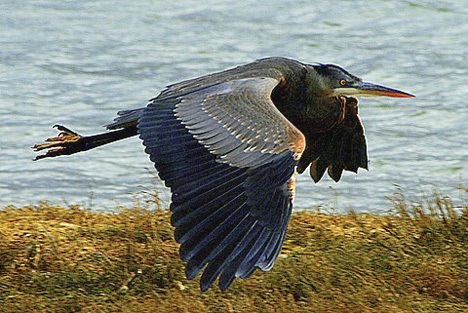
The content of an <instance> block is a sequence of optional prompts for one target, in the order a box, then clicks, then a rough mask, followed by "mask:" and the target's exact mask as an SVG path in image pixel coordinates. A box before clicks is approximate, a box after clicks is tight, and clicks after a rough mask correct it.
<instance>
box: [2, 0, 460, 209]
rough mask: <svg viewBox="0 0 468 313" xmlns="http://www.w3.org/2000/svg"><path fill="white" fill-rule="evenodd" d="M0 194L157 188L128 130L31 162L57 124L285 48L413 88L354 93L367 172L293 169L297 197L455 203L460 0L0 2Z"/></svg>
mask: <svg viewBox="0 0 468 313" xmlns="http://www.w3.org/2000/svg"><path fill="white" fill-rule="evenodd" d="M0 12H1V13H0V134H1V136H0V148H1V153H0V207H3V206H5V205H8V204H14V205H16V206H22V205H26V204H36V203H38V202H39V201H40V200H50V201H52V202H53V203H57V204H74V203H78V204H83V205H85V206H90V207H91V208H92V209H94V210H112V209H113V208H115V206H116V205H125V206H130V205H132V203H133V201H134V199H135V194H141V191H145V190H146V191H150V190H157V191H158V192H159V194H160V196H161V198H163V200H164V201H165V202H166V203H167V202H168V199H169V192H168V190H167V189H166V188H165V187H164V186H163V184H162V183H161V182H160V181H157V180H155V179H154V174H155V170H154V169H153V167H152V164H151V163H150V162H149V160H148V158H147V156H146V155H145V153H144V152H143V147H142V145H141V142H140V141H139V139H138V138H132V139H127V140H124V141H122V142H119V143H116V144H113V145H109V146H106V147H102V148H99V149H96V150H93V151H89V152H85V153H82V154H78V155H75V156H70V157H63V158H56V159H50V160H43V161H39V162H32V161H31V159H32V158H33V157H34V153H33V152H32V151H31V149H30V146H31V145H33V144H34V143H39V142H41V141H42V140H43V139H44V138H46V137H50V136H52V135H54V134H55V131H54V130H52V129H51V128H50V127H51V126H52V125H53V124H56V123H61V124H64V125H66V126H68V127H70V128H72V129H74V130H76V131H78V132H80V133H83V134H94V133H97V132H101V131H103V128H102V127H101V125H105V124H106V123H109V122H110V121H111V120H112V119H113V118H114V116H115V112H116V111H118V110H122V109H127V108H136V107H141V106H143V105H145V104H146V102H147V100H148V99H150V98H151V97H154V96H155V95H157V94H158V93H159V91H160V90H161V89H163V88H164V86H165V85H167V84H170V83H174V82H177V81H180V80H184V79H188V78H191V77H195V76H199V75H203V74H207V73H210V72H213V71H218V70H222V69H225V68H228V67H232V66H235V65H238V64H243V63H247V62H251V61H252V60H254V59H257V58H260V57H265V56H288V57H293V58H297V59H299V60H301V61H305V62H311V63H312V62H322V63H335V64H339V65H341V66H343V67H345V68H346V69H347V70H349V71H350V72H352V73H353V74H356V75H358V76H361V77H363V78H364V79H365V80H367V81H371V82H375V83H379V84H382V85H386V86H390V87H395V88H399V89H402V90H405V91H407V92H410V93H413V94H416V95H417V98H415V99H394V98H382V99H363V100H362V101H361V104H360V115H361V118H362V120H363V122H364V124H365V127H366V134H367V139H368V145H369V157H370V162H371V163H370V171H360V172H359V174H358V175H355V174H353V173H346V174H345V175H344V176H343V178H342V180H341V181H340V182H339V183H338V184H336V183H334V182H333V181H332V180H331V179H329V178H326V179H324V180H322V181H321V182H320V183H318V184H314V183H313V182H312V180H311V179H310V177H309V176H308V175H306V174H304V175H301V176H299V178H298V187H297V198H296V208H299V209H312V208H315V207H317V206H321V207H322V208H323V209H324V210H327V211H334V212H342V211H346V210H348V209H351V208H353V209H355V210H356V211H370V212H386V211H387V210H389V209H390V208H391V203H390V202H389V201H388V200H387V199H386V197H388V196H391V195H392V194H393V193H394V192H396V191H397V188H396V187H395V185H398V186H400V187H401V188H402V189H403V190H404V193H405V194H406V196H407V197H408V199H409V201H419V200H421V199H422V198H424V197H425V196H430V195H431V194H432V192H433V190H439V191H440V192H441V193H442V194H448V195H450V196H451V197H452V198H453V199H454V200H455V202H456V203H458V204H459V205H462V204H463V203H466V200H467V193H466V192H463V191H461V190H460V189H458V187H460V186H464V187H467V182H466V177H467V168H466V161H467V160H468V152H467V146H468V145H467V143H468V140H467V138H468V136H467V135H468V130H467V129H468V127H467V124H468V122H467V121H468V109H467V108H468V104H467V102H466V98H467V96H468V66H467V60H468V58H467V57H468V36H467V33H468V6H467V5H466V2H465V1H462V0H457V1H438V0H437V1H435V0H434V1H320V2H319V1H289V2H287V1H268V4H267V3H266V2H261V1H237V2H234V3H233V2H232V1H214V0H209V1H189V0H177V1H142V0H138V1H76V0H75V1H52V0H42V1H37V0H35V1H2V2H1V3H0Z"/></svg>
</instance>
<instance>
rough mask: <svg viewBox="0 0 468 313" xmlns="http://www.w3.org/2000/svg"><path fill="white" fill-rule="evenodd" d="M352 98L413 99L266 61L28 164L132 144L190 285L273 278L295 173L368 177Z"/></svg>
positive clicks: (169, 93)
mask: <svg viewBox="0 0 468 313" xmlns="http://www.w3.org/2000/svg"><path fill="white" fill-rule="evenodd" d="M356 96H388V97H401V98H410V97H414V96H413V95H411V94H408V93H405V92H402V91H398V90H395V89H390V88H387V87H383V86H379V85H375V84H371V83H366V82H363V81H362V80H361V79H360V78H358V77H356V76H354V75H352V74H350V73H349V72H347V71H346V70H344V69H342V68H340V67H338V66H336V65H331V64H305V63H301V62H299V61H296V60H291V59H287V58H278V57H275V58H265V59H260V60H257V61H255V62H252V63H249V64H246V65H242V66H239V67H236V68H232V69H228V70H225V71H222V72H218V73H214V74H210V75H206V76H202V77H198V78H195V79H190V80H187V81H183V82H180V83H177V84H174V85H170V86H168V87H167V88H166V89H165V90H164V91H162V92H161V93H160V94H159V95H158V96H157V97H155V98H153V99H151V100H150V102H149V104H148V105H147V106H146V107H144V108H139V109H133V110H127V111H121V112H119V113H118V115H119V116H118V117H117V118H116V119H115V120H114V122H113V123H112V124H109V125H107V129H108V130H111V131H110V132H105V133H102V134H98V135H94V136H81V135H79V134H77V133H75V132H73V131H71V130H69V129H68V128H66V127H64V126H60V125H56V127H57V128H58V130H59V131H61V133H60V134H59V135H58V136H57V137H53V138H49V139H47V140H46V141H47V142H46V143H43V144H38V145H35V146H34V147H33V148H34V149H35V150H36V151H39V150H43V149H49V150H48V151H47V153H46V154H44V155H39V156H37V157H36V159H35V160H38V159H42V158H47V157H55V156H59V155H69V154H73V153H77V152H80V151H85V150H89V149H92V148H95V147H98V146H101V145H104V144H108V143H111V142H114V141H117V140H120V139H123V138H127V137H130V136H134V135H139V136H140V138H141V139H142V140H143V144H144V145H145V146H146V149H145V151H146V152H147V153H148V154H149V156H150V159H151V161H153V162H154V164H155V167H156V169H157V171H158V173H159V176H160V177H161V179H162V180H164V181H165V184H166V186H168V187H170V189H171V193H172V203H171V211H172V219H171V222H172V225H173V226H174V227H175V239H176V241H177V242H179V243H180V244H181V246H180V256H181V258H182V260H183V261H185V262H187V264H186V274H187V277H188V279H193V278H194V277H195V276H197V275H198V273H199V272H200V271H201V270H202V269H203V268H204V271H203V274H202V276H201V279H200V287H201V289H202V290H206V289H208V288H210V287H211V286H212V284H213V282H214V281H215V280H216V278H217V277H218V276H219V282H218V283H219V287H220V288H221V289H222V290H225V289H226V288H228V287H229V285H230V284H231V283H232V282H233V280H234V279H235V278H236V277H241V278H247V277H249V276H250V275H251V274H252V273H253V272H254V270H255V269H256V268H260V269H262V270H264V271H267V270H269V269H271V268H272V266H273V264H274V262H275V260H276V258H277V256H278V254H279V252H280V250H281V246H282V244H283V241H284V237H285V233H286V228H287V225H288V221H289V218H290V215H291V211H292V203H293V198H294V193H295V176H296V172H298V173H302V172H304V170H305V169H306V168H307V167H309V166H310V175H311V177H312V179H313V180H314V181H315V182H317V181H319V180H320V179H321V177H322V176H323V174H324V173H325V171H327V172H328V175H329V176H330V177H331V178H332V179H334V180H335V181H338V180H340V177H341V174H342V172H343V170H346V171H352V172H357V170H358V168H359V167H361V168H364V169H367V163H368V160H367V151H366V150H367V147H366V139H365V137H364V129H363V126H362V123H361V120H360V119H359V116H358V106H357V105H358V100H357V99H356V98H355V97H356Z"/></svg>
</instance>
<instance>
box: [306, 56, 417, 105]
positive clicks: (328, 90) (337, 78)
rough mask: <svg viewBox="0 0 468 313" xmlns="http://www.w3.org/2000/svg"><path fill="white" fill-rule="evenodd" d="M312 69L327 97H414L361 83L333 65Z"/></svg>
mask: <svg viewBox="0 0 468 313" xmlns="http://www.w3.org/2000/svg"><path fill="white" fill-rule="evenodd" d="M313 67H314V69H315V71H316V73H317V75H318V77H317V78H318V80H319V81H320V84H321V85H322V88H323V91H324V92H325V94H326V96H329V97H337V96H354V97H382V96H385V97H395V98H412V97H414V95H412V94H409V93H406V92H403V91H400V90H396V89H392V88H388V87H384V86H380V85H376V84H372V83H368V82H363V81H362V79H361V78H359V77H357V76H354V75H353V74H351V73H349V72H348V71H346V70H345V69H343V68H341V67H339V66H336V65H333V64H314V65H313Z"/></svg>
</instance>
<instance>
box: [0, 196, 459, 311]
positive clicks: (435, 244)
mask: <svg viewBox="0 0 468 313" xmlns="http://www.w3.org/2000/svg"><path fill="white" fill-rule="evenodd" d="M394 206H395V212H396V213H395V214H394V215H385V216H383V215H373V214H369V213H354V212H350V213H348V214H340V215H328V214H323V213H314V212H309V211H300V212H294V213H293V215H292V218H291V222H290V225H289V228H288V232H287V236H286V240H285V244H284V246H283V249H282V251H281V254H280V256H279V258H278V260H277V262H276V264H275V266H274V267H273V269H272V270H271V271H269V272H261V271H259V270H257V271H256V272H255V273H254V275H253V276H252V277H250V278H249V279H247V280H242V279H237V280H236V281H235V282H234V283H233V285H232V286H231V287H230V288H229V289H228V290H227V291H225V292H220V291H219V289H218V287H217V286H214V287H213V288H212V289H210V290H209V291H207V292H205V293H201V292H200V290H199V288H198V279H199V277H197V278H195V279H194V280H193V281H188V280H187V279H186V278H185V274H184V263H183V262H182V261H181V260H180V259H179V255H178V244H177V243H176V242H175V241H174V239H173V227H172V226H171V225H170V223H169V220H170V218H169V215H170V213H169V212H168V211H166V210H161V209H155V210H149V209H148V206H146V207H144V206H135V207H134V208H127V209H125V208H118V209H119V210H120V211H119V212H117V213H102V212H91V211H89V210H86V209H83V208H81V207H79V206H70V207H68V208H65V207H61V206H54V205H49V204H47V203H45V202H44V203H40V204H38V205H34V206H27V207H22V208H15V207H13V206H8V207H5V208H4V209H2V210H0V311H2V312H20V311H21V312H38V311H41V312H43V311H44V312H78V311H83V312H155V311H160V312H218V311H227V312H256V311H265V312H310V311H314V312H338V311H346V312H408V311H420V312H423V311H424V312H430V311H438V310H444V311H450V312H462V311H463V310H468V263H467V258H466V256H467V255H468V248H467V247H466V242H467V241H468V234H467V232H468V231H467V230H468V208H467V206H464V208H462V209H461V212H456V211H455V210H454V209H453V204H452V203H451V201H450V199H448V198H446V197H437V196H435V197H434V198H433V199H432V200H431V201H430V202H428V203H427V204H425V205H421V206H419V207H418V206H416V207H414V206H413V207H408V206H407V205H406V204H405V203H404V202H402V201H400V202H398V201H396V202H394Z"/></svg>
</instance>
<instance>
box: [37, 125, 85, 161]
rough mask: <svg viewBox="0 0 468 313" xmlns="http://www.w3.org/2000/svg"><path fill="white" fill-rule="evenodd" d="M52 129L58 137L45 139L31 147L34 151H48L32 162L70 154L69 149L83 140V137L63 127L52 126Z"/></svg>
mask: <svg viewBox="0 0 468 313" xmlns="http://www.w3.org/2000/svg"><path fill="white" fill-rule="evenodd" d="M53 127H54V128H56V129H57V130H59V131H60V133H59V134H58V136H56V137H50V138H47V139H46V140H45V141H46V142H45V143H41V144H35V145H34V146H32V149H33V150H34V151H41V150H45V149H49V150H48V151H47V152H46V153H45V154H41V155H38V156H36V157H35V158H34V161H37V160H40V159H44V158H49V157H56V156H59V155H67V154H70V153H69V152H70V151H69V150H71V147H72V146H73V145H75V144H76V143H78V142H79V141H80V140H82V139H83V136H81V135H80V134H78V133H76V132H74V131H72V130H71V129H69V128H67V127H65V126H63V125H54V126H53Z"/></svg>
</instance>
